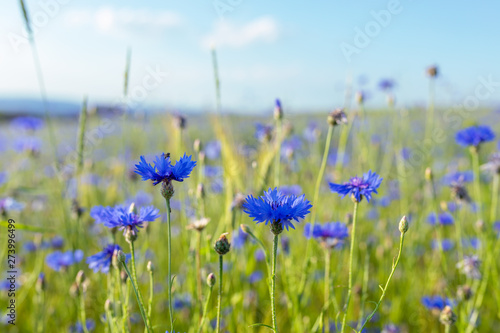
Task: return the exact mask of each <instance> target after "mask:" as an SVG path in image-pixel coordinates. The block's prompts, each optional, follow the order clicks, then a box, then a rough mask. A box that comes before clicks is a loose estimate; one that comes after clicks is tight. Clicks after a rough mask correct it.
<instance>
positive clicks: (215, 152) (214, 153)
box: [204, 140, 222, 160]
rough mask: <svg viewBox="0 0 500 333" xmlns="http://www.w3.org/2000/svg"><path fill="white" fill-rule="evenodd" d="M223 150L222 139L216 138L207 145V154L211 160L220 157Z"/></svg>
mask: <svg viewBox="0 0 500 333" xmlns="http://www.w3.org/2000/svg"><path fill="white" fill-rule="evenodd" d="M221 150H222V146H221V143H220V141H217V140H214V141H209V142H207V144H206V145H205V149H204V151H205V156H206V157H207V158H208V159H209V160H216V159H218V158H219V157H220V153H221Z"/></svg>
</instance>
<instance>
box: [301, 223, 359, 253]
mask: <svg viewBox="0 0 500 333" xmlns="http://www.w3.org/2000/svg"><path fill="white" fill-rule="evenodd" d="M311 228H312V230H311ZM304 236H305V237H306V238H311V236H312V237H313V238H316V239H319V240H320V241H321V242H322V244H324V246H326V247H327V248H340V247H342V245H343V244H344V239H346V238H347V237H348V236H349V232H348V229H347V226H346V225H345V224H344V223H341V222H328V223H325V224H314V227H313V225H312V224H310V223H307V224H306V225H305V227H304Z"/></svg>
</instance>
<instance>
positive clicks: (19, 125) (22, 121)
mask: <svg viewBox="0 0 500 333" xmlns="http://www.w3.org/2000/svg"><path fill="white" fill-rule="evenodd" d="M10 125H11V127H12V128H13V129H15V130H24V131H36V130H39V129H41V128H42V127H43V120H42V119H41V118H38V117H29V116H27V117H17V118H14V119H13V120H12V121H11V122H10Z"/></svg>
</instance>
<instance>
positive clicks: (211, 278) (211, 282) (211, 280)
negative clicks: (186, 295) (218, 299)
mask: <svg viewBox="0 0 500 333" xmlns="http://www.w3.org/2000/svg"><path fill="white" fill-rule="evenodd" d="M215 281H216V279H215V275H214V273H210V274H208V276H207V284H208V286H209V287H210V288H212V287H213V286H215Z"/></svg>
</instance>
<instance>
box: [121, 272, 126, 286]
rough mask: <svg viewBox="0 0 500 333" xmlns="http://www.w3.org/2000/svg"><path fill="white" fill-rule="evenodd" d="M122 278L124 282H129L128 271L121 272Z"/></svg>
mask: <svg viewBox="0 0 500 333" xmlns="http://www.w3.org/2000/svg"><path fill="white" fill-rule="evenodd" d="M120 279H121V281H122V283H123V284H125V283H127V279H128V274H127V272H125V271H121V272H120Z"/></svg>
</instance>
